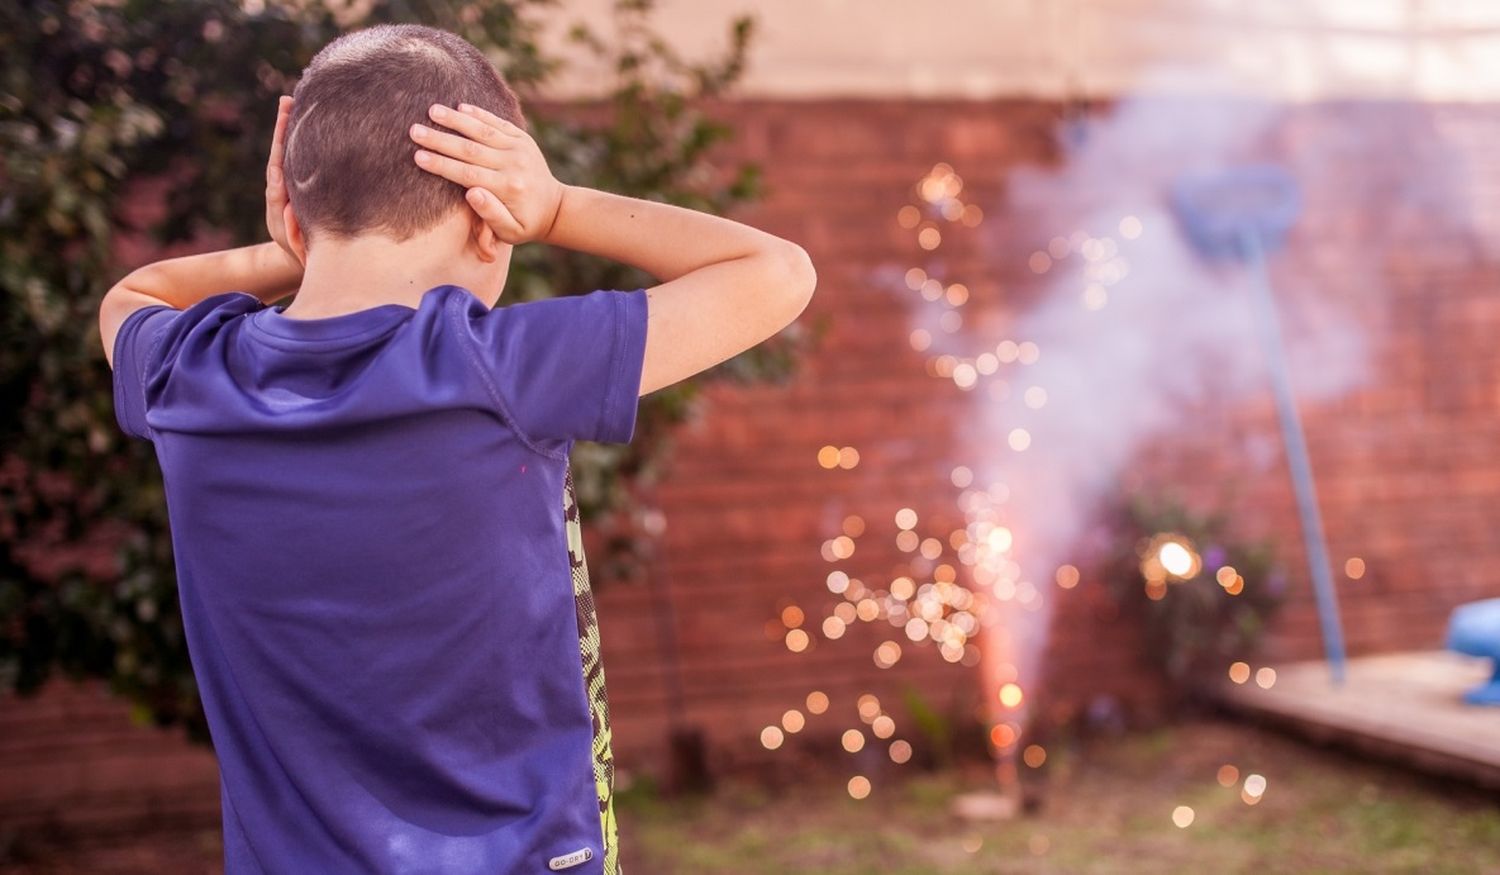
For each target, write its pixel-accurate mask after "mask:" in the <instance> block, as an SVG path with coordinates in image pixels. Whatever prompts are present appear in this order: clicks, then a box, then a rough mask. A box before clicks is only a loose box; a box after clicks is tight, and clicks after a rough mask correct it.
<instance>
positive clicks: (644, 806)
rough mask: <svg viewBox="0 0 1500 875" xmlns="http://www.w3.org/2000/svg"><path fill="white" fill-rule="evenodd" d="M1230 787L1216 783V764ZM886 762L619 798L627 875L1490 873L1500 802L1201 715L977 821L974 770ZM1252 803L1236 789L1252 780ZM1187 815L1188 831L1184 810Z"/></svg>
mask: <svg viewBox="0 0 1500 875" xmlns="http://www.w3.org/2000/svg"><path fill="white" fill-rule="evenodd" d="M1225 764H1232V765H1234V766H1235V767H1236V768H1237V769H1238V770H1239V775H1240V782H1238V783H1236V784H1235V785H1233V786H1229V787H1225V786H1222V785H1221V784H1220V783H1219V781H1218V778H1217V776H1218V772H1219V769H1220V767H1221V766H1223V765H1225ZM908 768H909V767H895V766H892V767H890V768H889V769H888V770H887V772H886V774H885V775H883V776H878V777H876V778H875V780H874V781H873V783H874V789H873V792H872V793H871V794H870V796H869V797H868V798H866V799H864V800H859V801H856V800H854V799H852V798H850V796H849V795H848V793H847V792H846V791H845V789H844V780H845V779H846V778H847V775H845V774H841V773H835V772H831V771H829V772H826V773H824V774H822V775H816V776H806V779H805V780H801V781H798V782H795V783H788V784H787V785H786V786H782V787H778V788H775V789H768V788H767V787H765V786H763V785H762V784H759V783H753V782H743V781H737V782H726V783H724V784H723V785H721V786H720V787H719V788H718V789H717V790H716V791H715V792H714V794H712V795H711V796H707V797H697V798H684V799H674V800H665V799H661V798H658V797H656V796H655V795H654V794H652V793H651V792H650V791H649V790H644V789H633V790H628V791H625V792H622V793H621V795H620V797H619V801H618V803H617V805H618V812H619V817H620V829H621V841H622V845H623V848H624V855H625V856H624V867H623V871H624V872H625V873H626V875H653V873H661V875H670V873H725V875H759V873H766V875H772V873H775V875H786V873H798V872H807V873H819V875H853V873H882V875H905V873H909V875H941V873H966V875H967V873H1009V872H1026V873H1053V872H1056V873H1063V872H1066V873H1110V875H1116V873H1119V875H1129V873H1152V875H1159V873H1170V872H1192V873H1198V872H1215V873H1219V872H1256V873H1278V872H1287V873H1291V872H1295V873H1310V872H1360V873H1375V872H1392V873H1397V872H1413V873H1416V872H1420V873H1424V875H1426V873H1447V872H1452V873H1460V872H1462V873H1473V872H1497V871H1500V804H1497V800H1496V799H1495V798H1494V797H1492V796H1487V795H1485V794H1482V793H1480V792H1478V791H1475V790H1471V789H1469V788H1467V787H1464V786H1461V785H1454V784H1451V783H1444V782H1438V781H1435V780H1431V779H1426V778H1421V777H1418V776H1413V775H1410V774H1408V773H1406V772H1404V771H1399V770H1394V769H1392V768H1391V767H1388V766H1385V765H1382V764H1379V763H1372V762H1367V761H1363V760H1360V759H1357V758H1354V757H1351V756H1348V755H1345V754H1342V753H1340V752H1338V751H1335V750H1330V749H1323V748H1318V747H1314V746H1310V745H1306V744H1304V743H1302V742H1299V741H1296V740H1293V739H1289V738H1285V737H1282V736H1280V735H1276V734H1271V733H1267V732H1262V731H1258V730H1255V729H1251V728H1248V727H1244V726H1239V725H1235V724H1233V723H1228V722H1203V723H1194V724H1188V725H1184V726H1181V727H1177V728H1173V729H1169V730H1163V731H1158V732H1151V733H1143V734H1137V735H1130V736H1125V737H1123V738H1120V739H1115V740H1111V741H1102V742H1101V741H1096V742H1093V743H1091V744H1090V746H1089V747H1088V749H1086V750H1075V751H1056V750H1054V751H1051V752H1049V756H1048V759H1047V762H1046V763H1045V764H1044V766H1043V769H1042V770H1040V771H1037V772H1033V773H1032V774H1031V775H1029V776H1028V779H1029V781H1030V786H1032V787H1033V788H1036V790H1037V792H1038V794H1039V796H1040V799H1041V804H1040V807H1039V809H1038V810H1036V811H1035V812H1033V813H1031V814H1026V815H1022V816H1020V817H1018V818H1016V819H1012V820H1008V821H1001V822H994V823H970V822H965V821H962V820H960V819H958V818H956V817H955V816H954V815H952V814H951V813H950V802H951V800H952V799H953V797H954V796H955V795H957V794H959V793H962V792H965V791H971V790H981V789H988V788H989V787H990V786H991V784H990V779H989V777H988V775H989V770H988V769H987V768H985V767H983V766H982V765H981V766H979V767H970V768H968V769H962V770H949V771H946V772H942V773H932V772H918V771H906V769H908ZM1252 773H1254V774H1260V775H1262V776H1264V777H1265V778H1266V781H1267V783H1266V790H1265V792H1264V794H1263V796H1262V797H1261V799H1260V801H1259V802H1258V803H1256V804H1254V805H1251V804H1247V803H1246V802H1245V801H1243V800H1242V798H1241V786H1242V783H1243V779H1244V777H1245V776H1246V775H1249V774H1252ZM1184 805H1185V806H1188V807H1190V808H1192V810H1193V819H1192V822H1191V823H1190V824H1189V825H1188V826H1187V827H1185V828H1181V827H1178V826H1176V825H1175V824H1174V823H1173V811H1174V809H1176V808H1177V807H1178V806H1184Z"/></svg>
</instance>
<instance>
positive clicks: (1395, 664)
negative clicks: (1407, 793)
mask: <svg viewBox="0 0 1500 875" xmlns="http://www.w3.org/2000/svg"><path fill="white" fill-rule="evenodd" d="M1272 667H1273V668H1274V669H1275V670H1276V680H1275V682H1274V683H1273V684H1272V685H1271V688H1270V689H1262V688H1261V687H1259V686H1257V685H1256V683H1255V681H1254V679H1253V678H1252V679H1251V680H1250V681H1249V682H1248V683H1245V684H1235V683H1232V682H1231V681H1229V680H1228V679H1226V680H1225V681H1224V683H1223V685H1222V687H1221V688H1220V690H1219V694H1220V698H1221V700H1222V701H1223V702H1224V703H1225V704H1226V705H1227V706H1229V707H1230V708H1232V709H1234V710H1237V711H1240V712H1243V713H1247V714H1253V715H1256V716H1260V717H1264V718H1266V719H1268V720H1270V721H1271V722H1275V723H1278V724H1281V725H1284V726H1286V727H1288V728H1291V729H1294V730H1296V731H1299V732H1301V733H1303V734H1305V735H1307V736H1309V737H1311V738H1313V739H1315V740H1318V741H1323V742H1331V743H1337V744H1341V745H1347V746H1349V747H1351V748H1354V749H1357V750H1360V751H1362V752H1364V753H1367V754H1371V755H1374V756H1379V757H1384V758H1389V759H1392V760H1397V761H1400V762H1402V763H1405V764H1407V765H1409V766H1412V767H1413V768H1418V769H1422V770H1425V771H1429V772H1433V773H1437V774H1442V775H1447V776H1451V777H1455V778H1460V779H1463V780H1467V781H1472V782H1474V783H1477V784H1479V785H1481V786H1484V787H1487V788H1490V789H1493V790H1500V707H1494V706H1490V707H1486V706H1476V705H1468V704H1465V703H1464V701H1463V699H1462V696H1463V693H1464V691H1465V690H1467V689H1469V688H1470V687H1472V686H1475V685H1477V684H1479V683H1481V682H1482V681H1484V680H1486V679H1487V678H1488V677H1489V676H1490V668H1489V660H1486V659H1477V658H1474V657H1468V656H1463V655H1461V654H1458V653H1454V652H1451V651H1442V650H1438V651H1419V652H1411V653H1389V654H1381V655H1378V656H1361V657H1357V658H1355V659H1351V660H1349V662H1348V666H1347V671H1346V673H1345V679H1344V683H1343V685H1342V686H1341V687H1335V686H1334V685H1333V682H1332V680H1331V678H1330V674H1329V670H1328V665H1327V664H1326V663H1324V662H1323V661H1321V660H1318V661H1315V662H1296V663H1287V664H1284V665H1274V666H1272ZM1256 668H1259V666H1256Z"/></svg>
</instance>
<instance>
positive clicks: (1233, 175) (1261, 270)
mask: <svg viewBox="0 0 1500 875" xmlns="http://www.w3.org/2000/svg"><path fill="white" fill-rule="evenodd" d="M1170 199H1171V206H1172V210H1173V212H1174V213H1175V214H1176V216H1177V220H1178V221H1179V222H1181V223H1182V227H1183V230H1184V232H1185V233H1186V235H1187V238H1188V240H1189V242H1191V243H1192V245H1193V247H1194V248H1195V249H1196V250H1197V251H1198V253H1199V254H1200V255H1201V256H1203V257H1204V258H1205V259H1207V260H1210V261H1237V262H1240V263H1243V264H1244V265H1245V267H1246V269H1247V270H1248V271H1249V273H1250V279H1251V285H1252V289H1251V295H1250V297H1251V306H1252V309H1253V310H1254V316H1255V323H1256V328H1257V330H1258V333H1259V335H1260V341H1261V348H1262V349H1263V350H1264V352H1265V359H1266V364H1267V368H1268V370H1269V372H1270V379H1271V390H1272V393H1273V395H1274V396H1275V399H1276V415H1277V419H1278V420H1279V421H1280V424H1281V440H1282V445H1283V447H1284V448H1285V450H1286V456H1287V467H1288V468H1289V469H1290V472H1291V479H1292V489H1293V491H1294V492H1295V494H1296V499H1297V515H1298V517H1299V518H1300V520H1301V523H1302V541H1303V544H1304V545H1305V547H1306V550H1307V563H1308V571H1309V573H1310V574H1311V576H1312V582H1313V590H1314V593H1315V594H1316V596H1317V602H1318V620H1319V624H1320V626H1321V627H1322V631H1323V652H1324V655H1325V656H1326V657H1327V659H1328V666H1329V670H1330V672H1331V674H1332V677H1333V683H1334V684H1335V685H1341V684H1343V682H1344V633H1343V629H1342V627H1341V626H1340V623H1339V606H1338V597H1337V595H1335V593H1334V590H1333V575H1332V574H1331V573H1330V571H1329V563H1328V547H1327V544H1326V542H1325V541H1324V537H1323V520H1322V517H1321V516H1320V514H1319V511H1318V493H1317V487H1316V484H1315V483H1314V481H1313V474H1312V463H1311V462H1310V461H1309V459H1308V454H1307V439H1306V437H1305V436H1304V434H1303V431H1302V422H1301V419H1300V418H1299V416H1298V414H1297V404H1296V400H1295V398H1294V396H1293V395H1292V381H1291V376H1290V374H1289V373H1288V369H1287V362H1286V348H1285V346H1284V344H1283V342H1282V338H1281V327H1280V324H1279V322H1278V319H1277V314H1276V300H1275V298H1274V297H1273V296H1272V294H1271V284H1270V279H1269V277H1268V276H1267V273H1266V256H1267V254H1268V253H1270V252H1274V251H1275V250H1276V249H1277V248H1279V247H1280V246H1281V244H1282V243H1283V242H1284V241H1285V239H1286V234H1287V231H1289V230H1290V229H1291V227H1292V225H1293V224H1295V223H1296V221H1297V217H1298V215H1299V214H1300V213H1301V210H1302V197H1301V193H1300V190H1299V189H1298V186H1297V181H1296V180H1295V179H1294V178H1293V177H1292V176H1291V174H1290V173H1288V172H1287V171H1286V170H1285V169H1284V168H1282V167H1280V166H1278V165H1274V164H1254V165H1246V166H1241V167H1235V168H1230V169H1220V170H1213V171H1207V172H1195V173H1188V174H1184V175H1182V176H1180V177H1178V179H1177V180H1176V181H1175V182H1174V183H1173V185H1172V188H1171V192H1170Z"/></svg>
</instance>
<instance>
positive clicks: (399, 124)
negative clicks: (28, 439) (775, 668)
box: [99, 25, 816, 875]
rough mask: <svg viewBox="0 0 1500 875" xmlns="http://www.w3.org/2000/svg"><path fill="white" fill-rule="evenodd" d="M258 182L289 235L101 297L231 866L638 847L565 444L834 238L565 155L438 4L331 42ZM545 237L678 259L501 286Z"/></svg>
mask: <svg viewBox="0 0 1500 875" xmlns="http://www.w3.org/2000/svg"><path fill="white" fill-rule="evenodd" d="M266 177H267V179H266V182H267V189H266V203H267V211H266V218H267V225H268V228H269V231H270V234H271V237H272V241H273V242H270V243H265V244H261V245H258V246H249V247H244V248H240V249H233V250H229V251H225V252H214V253H208V254H204V255H195V256H188V257H184V258H175V259H170V260H167V261H162V262H158V263H156V264H152V265H148V266H146V267H143V268H141V269H139V270H136V271H134V272H132V273H131V274H130V275H129V276H127V277H125V279H123V280H121V281H120V283H119V284H118V285H116V286H115V287H114V288H112V289H111V290H110V291H109V292H108V293H107V294H106V295H105V297H104V299H103V303H102V304H101V306H100V313H99V330H100V335H101V340H102V342H103V345H104V349H105V352H106V357H107V358H108V360H109V362H110V365H111V367H112V368H113V369H114V379H115V405H116V413H117V417H118V420H119V423H120V426H121V428H123V429H124V430H125V431H126V432H127V433H129V434H130V435H132V436H134V437H138V438H141V439H145V440H150V441H152V442H153V443H154V445H155V450H156V454H157V458H158V459H159V460H160V463H161V469H162V475H163V480H164V483H165V486H166V495H167V504H168V512H169V517H170V521H171V527H172V536H173V547H174V556H175V563H176V566H177V575H178V583H179V590H180V595H181V602H182V616H183V623H184V626H185V628H186V632H187V636H188V644H189V652H190V654H191V658H192V662H193V668H194V674H195V676H196V678H197V680H198V684H199V688H200V691H201V694H202V697H203V704H204V709H205V712H206V714H207V717H208V721H209V729H210V731H211V733H212V736H213V740H214V745H215V749H216V752H217V754H218V757H219V762H220V770H221V776H222V780H221V788H222V792H221V797H222V802H223V820H224V855H225V871H226V873H228V875H237V873H250V872H256V873H258V872H266V873H276V875H280V873H303V872H306V873H325V875H326V873H346V872H347V873H356V872H357V873H370V872H382V873H384V872H423V873H427V872H444V873H446V872H455V873H470V872H475V873H477V872H484V873H508V872H544V871H567V872H569V873H585V872H586V873H614V872H616V871H618V861H617V848H616V846H615V842H614V836H613V832H614V823H613V817H612V811H611V808H610V796H611V785H612V775H613V770H612V763H611V761H610V753H609V736H608V723H607V712H606V711H605V709H604V696H603V675H602V673H601V671H600V669H599V666H598V664H597V653H598V650H597V643H598V638H597V630H596V629H595V628H594V626H593V609H592V600H591V599H590V598H589V596H588V580H587V569H586V567H585V566H584V563H583V556H582V551H581V539H580V537H579V532H578V528H577V507H576V504H574V503H573V502H572V481H571V476H570V474H569V472H568V455H569V450H570V448H571V447H572V444H573V443H574V441H577V440H592V441H603V442H611V443H626V442H628V441H629V440H630V438H631V436H632V434H633V431H634V427H635V417H636V405H637V399H638V397H639V396H640V395H643V394H645V393H647V392H652V391H655V390H656V389H660V388H662V387H663V386H667V385H671V384H672V383H675V382H677V381H679V380H682V379H684V378H686V377H688V376H691V375H693V374H695V373H698V372H700V371H702V370H705V369H706V368H709V367H711V366H712V365H715V364H717V363H719V362H721V361H724V360H725V359H728V358H729V357H731V356H733V355H735V354H737V353H739V352H741V351H743V350H745V349H748V348H750V347H751V346H754V345H755V344H757V343H759V342H761V341H762V340H764V339H766V338H768V337H770V336H771V335H772V334H774V333H776V332H777V331H779V330H780V329H781V328H783V327H785V326H786V325H787V324H789V323H790V322H791V321H792V320H794V319H795V318H796V317H797V316H798V315H799V314H800V313H801V312H802V310H803V309H804V307H805V306H806V304H807V303H808V300H809V298H810V296H811V294H812V291H813V287H814V285H815V282H816V275H815V273H814V270H813V267H812V265H811V262H810V261H809V260H808V258H807V255H806V253H805V252H804V251H803V250H802V249H801V248H800V247H798V246H796V245H795V244H793V243H790V242H788V241H786V240H783V239H780V238H777V237H774V236H772V235H770V234H766V233H764V232H762V231H758V230H756V229H754V228H750V227H748V226H745V225H742V224H739V223H736V222H733V221H730V220H728V219H724V218H721V217H717V216H711V215H708V214H704V213H698V212H694V211H691V210H687V209H683V208H679V207H674V206H669V205H666V204H661V203H655V202H649V201H643V200H635V199H630V198H625V197H620V196H617V195H613V194H609V193H606V192H602V191H595V190H591V189H587V188H582V187H578V186H571V185H564V184H562V183H559V182H558V181H557V180H556V179H554V178H553V176H552V174H551V173H550V172H549V170H548V169H547V165H546V162H545V160H544V159H543V158H542V155H541V152H540V150H539V149H538V147H537V145H536V143H535V141H533V140H532V138H531V137H530V136H529V134H528V133H527V132H526V123H525V120H524V118H523V117H522V115H521V112H520V107H519V105H518V103H517V101H516V98H515V96H514V94H513V93H512V92H511V90H510V89H509V87H508V86H507V85H506V84H505V82H504V81H503V80H502V79H501V77H500V76H499V74H498V73H496V71H495V70H494V69H493V68H492V67H491V66H490V65H489V64H488V63H487V62H486V61H485V59H484V57H483V56H482V55H481V54H480V53H479V52H478V51H477V50H476V49H475V48H474V47H473V46H471V45H469V44H468V43H467V42H465V41H464V40H462V39H461V38H459V37H457V36H455V35H453V34H450V33H447V32H445V31H440V30H434V29H432V28H426V27H419V26H412V25H392V26H379V27H373V28H369V29H366V30H362V31H357V32H354V33H351V34H348V35H346V36H344V37H341V38H340V39H338V40H336V41H334V42H333V43H330V44H329V45H328V46H326V47H325V48H324V49H323V50H322V51H321V52H319V54H318V55H317V56H316V57H315V58H314V59H313V60H312V62H311V63H310V64H309V65H308V67H307V69H306V70H305V71H304V73H303V76H302V78H301V80H300V81H299V83H298V85H297V88H296V90H295V92H294V94H293V96H292V98H291V99H288V98H282V101H281V106H280V109H279V113H278V117H277V123H276V135H275V136H274V137H273V142H272V147H271V155H270V160H269V162H268V164H267V171H266ZM534 241H535V242H545V243H550V244H552V245H556V246H564V247H569V248H572V249H578V250H582V251H585V252H592V253H595V254H597V255H601V256H604V257H608V258H613V259H616V260H619V261H623V262H626V263H629V264H632V265H634V266H636V267H638V268H640V269H642V270H644V271H646V272H648V273H650V274H651V275H653V276H656V277H658V278H659V279H661V280H662V282H661V284H660V285H657V286H654V287H651V288H641V289H635V290H631V291H622V290H598V291H594V292H591V293H589V294H584V295H578V296H570V297H560V298H553V299H548V300H541V301H531V302H525V303H520V304H514V305H508V306H504V307H495V306H494V305H495V303H496V300H497V299H498V298H499V296H500V293H501V290H502V288H503V286H504V284H505V278H506V273H507V270H508V268H509V264H510V257H511V252H512V249H513V247H514V246H516V245H518V244H521V243H527V242H534ZM292 292H296V298H295V300H294V301H293V303H291V304H290V305H287V306H284V307H273V306H271V304H272V302H274V301H277V300H279V299H281V298H282V297H284V296H286V295H287V294H290V293H292Z"/></svg>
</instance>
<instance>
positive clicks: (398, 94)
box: [282, 24, 527, 240]
mask: <svg viewBox="0 0 1500 875" xmlns="http://www.w3.org/2000/svg"><path fill="white" fill-rule="evenodd" d="M292 97H293V100H294V104H293V106H292V116H291V118H290V119H289V120H288V122H287V139H286V154H285V156H284V157H283V160H282V166H283V169H284V171H285V174H286V180H287V193H288V195H289V196H290V198H291V203H292V209H293V211H294V212H295V213H296V215H297V221H298V222H300V223H301V225H302V227H303V229H304V234H305V235H306V236H307V237H308V239H311V238H312V236H313V235H314V234H322V233H327V234H330V235H333V236H335V237H341V238H349V237H355V236H358V235H361V234H367V233H383V234H386V235H388V236H390V237H393V238H395V239H396V240H405V239H407V238H409V237H411V236H412V235H414V234H416V233H418V232H420V231H424V230H426V229H427V228H430V227H432V226H433V225H435V224H437V223H438V222H439V221H440V220H441V219H442V218H443V217H444V216H446V215H447V214H448V213H449V212H451V211H452V210H453V209H455V208H459V207H462V206H463V205H464V191H463V188H462V187H460V186H458V185H456V184H454V183H452V182H449V181H448V180H446V179H442V178H441V177H438V176H434V175H433V174H431V173H428V172H427V171H425V170H423V169H422V168H420V167H418V166H417V164H416V162H415V161H414V160H413V158H412V155H413V154H414V153H415V152H416V149H417V146H416V143H414V142H413V141H412V139H411V137H410V135H409V134H408V132H409V131H410V129H411V126H412V124H414V123H418V122H420V123H422V124H426V125H428V126H431V127H437V126H436V125H434V124H433V122H432V121H431V119H430V118H429V116H428V115H427V108H428V107H429V106H431V105H432V104H434V103H442V104H446V105H448V106H457V105H458V104H459V103H460V102H464V103H471V104H473V105H475V106H479V107H483V108H485V109H487V110H489V111H490V112H493V113H494V114H496V115H498V116H500V117H501V118H504V119H506V120H508V121H511V122H514V123H515V124H516V125H518V126H520V127H521V128H522V129H526V128H527V124H526V120H525V117H524V116H523V115H522V114H521V104H520V101H519V100H517V99H516V95H515V93H514V92H512V91H511V89H510V86H509V85H508V84H507V83H506V82H505V79H504V78H503V77H502V76H501V75H500V73H499V72H498V71H496V69H495V68H494V66H492V65H491V64H490V62H489V61H488V60H487V59H486V58H485V57H484V55H483V54H481V53H480V51H479V50H478V49H476V48H475V47H474V46H473V45H472V44H470V43H469V42H468V41H467V40H465V39H464V38H463V37H460V36H458V35H457V34H454V33H450V32H448V31H446V30H439V29H437V28H434V27H426V26H424V25H417V24H381V25H375V26H373V27H368V28H364V29H361V30H356V31H352V32H350V33H347V34H344V35H343V36H341V37H339V38H338V39H336V40H334V41H333V42H331V43H329V44H328V45H326V46H324V47H323V48H322V49H321V50H319V51H318V53H317V54H316V55H315V56H313V59H312V61H311V62H309V63H308V65H307V69H305V70H303V71H302V78H301V80H300V81H298V83H297V88H296V90H295V91H293V92H292Z"/></svg>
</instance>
